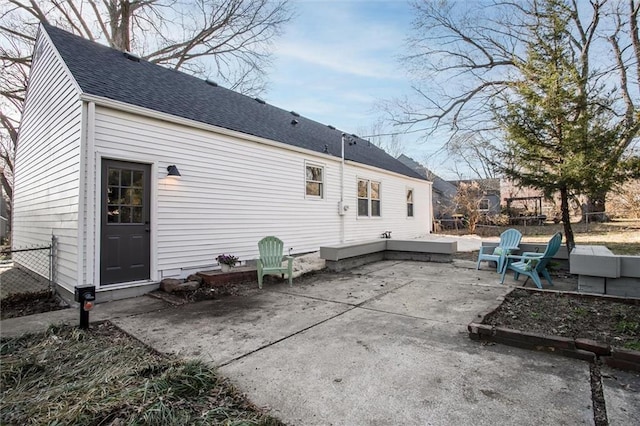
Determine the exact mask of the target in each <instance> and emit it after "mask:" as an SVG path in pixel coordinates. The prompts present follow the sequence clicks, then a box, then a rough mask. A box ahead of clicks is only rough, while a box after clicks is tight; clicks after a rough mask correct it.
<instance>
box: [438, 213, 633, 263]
mask: <svg viewBox="0 0 640 426" xmlns="http://www.w3.org/2000/svg"><path fill="white" fill-rule="evenodd" d="M508 228H516V229H518V230H519V231H520V232H522V241H523V242H540V243H546V242H547V241H548V240H549V238H551V236H552V235H553V234H554V233H556V232H562V233H563V234H564V228H563V227H562V224H551V223H548V224H546V225H544V226H500V227H498V226H492V227H480V226H479V227H478V229H477V231H476V232H477V234H478V235H480V236H482V237H489V236H498V235H500V233H501V232H503V231H504V230H505V229H508ZM571 228H572V230H573V235H574V239H575V241H576V244H588V245H603V246H606V247H608V248H609V250H611V251H612V252H613V253H615V254H620V255H640V220H614V221H611V222H604V223H590V224H584V223H573V224H571ZM450 232H451V233H453V231H450ZM565 242H566V241H564V236H563V243H565Z"/></svg>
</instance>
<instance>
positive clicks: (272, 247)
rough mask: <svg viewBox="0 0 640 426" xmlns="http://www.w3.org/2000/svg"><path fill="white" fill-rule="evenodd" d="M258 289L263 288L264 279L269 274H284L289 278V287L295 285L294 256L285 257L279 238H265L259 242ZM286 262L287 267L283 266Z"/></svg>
mask: <svg viewBox="0 0 640 426" xmlns="http://www.w3.org/2000/svg"><path fill="white" fill-rule="evenodd" d="M258 251H259V252H260V258H259V259H258V287H259V288H262V278H263V277H264V276H265V275H267V274H282V278H284V274H285V273H286V274H287V276H288V277H289V285H290V286H292V285H293V256H283V251H284V244H283V243H282V240H280V239H279V238H277V237H264V238H263V239H261V240H260V241H259V242H258ZM284 260H286V261H287V266H282V262H283V261H284Z"/></svg>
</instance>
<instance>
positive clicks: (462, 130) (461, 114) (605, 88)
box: [387, 0, 640, 208]
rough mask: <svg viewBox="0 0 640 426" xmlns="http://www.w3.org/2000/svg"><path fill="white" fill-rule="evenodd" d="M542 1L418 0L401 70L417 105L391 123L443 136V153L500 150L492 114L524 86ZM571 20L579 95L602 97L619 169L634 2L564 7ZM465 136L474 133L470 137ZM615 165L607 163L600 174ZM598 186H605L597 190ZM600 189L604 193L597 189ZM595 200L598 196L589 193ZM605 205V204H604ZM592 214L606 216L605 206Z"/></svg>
mask: <svg viewBox="0 0 640 426" xmlns="http://www.w3.org/2000/svg"><path fill="white" fill-rule="evenodd" d="M541 3H543V1H542V0H523V1H509V0H507V1H501V0H479V1H476V2H459V3H454V2H452V1H448V0H415V1H414V3H413V7H414V10H415V13H416V18H415V21H414V26H413V33H412V34H413V35H412V38H411V39H410V41H409V46H408V50H409V51H410V52H411V53H410V54H409V55H406V56H405V57H404V63H405V65H406V66H407V68H408V69H409V71H410V72H411V75H412V77H413V87H414V89H415V90H414V97H412V98H407V99H404V100H398V101H396V102H395V109H389V108H388V109H387V110H388V112H389V113H390V114H391V117H392V120H393V121H394V122H395V124H397V125H400V126H404V127H405V128H407V129H410V130H411V131H414V132H415V131H422V132H423V133H424V134H425V135H432V134H435V133H437V132H440V133H442V132H443V131H446V132H448V134H449V142H448V144H447V147H448V149H450V150H451V152H452V153H453V154H459V155H462V156H464V157H467V158H470V157H473V156H474V155H476V154H477V152H475V149H474V148H471V151H468V150H467V149H462V150H461V149H460V145H459V143H458V142H460V137H461V135H462V140H463V141H466V142H469V143H468V144H469V145H476V144H477V141H478V140H480V141H482V143H483V144H484V143H486V145H482V146H483V148H482V149H483V150H487V149H488V150H491V149H497V150H501V148H502V138H501V135H500V132H499V130H498V129H497V126H496V122H495V120H494V118H493V117H492V114H491V112H492V111H496V110H498V111H499V110H500V109H503V108H505V107H506V106H507V104H505V103H503V102H501V101H500V99H507V98H508V96H500V95H505V94H507V93H509V92H511V91H512V90H513V88H514V87H515V86H516V85H517V84H519V83H521V82H522V81H523V80H524V79H523V72H522V68H521V64H524V63H526V52H527V50H526V49H527V44H528V42H530V40H531V38H530V35H531V29H532V27H534V26H535V25H536V24H537V22H538V21H539V19H540V18H541V14H540V11H541V10H542V7H541ZM562 3H563V4H564V6H565V7H566V8H567V9H568V10H569V11H570V15H571V27H570V34H571V45H572V57H571V58H570V59H571V60H572V61H573V62H574V63H575V65H576V67H577V68H578V69H580V78H581V79H582V90H584V91H585V92H588V91H591V90H594V89H598V90H601V91H602V92H603V93H607V94H608V96H607V98H608V100H609V102H608V103H607V104H604V105H601V107H602V108H607V109H609V111H610V116H611V119H610V121H609V122H607V123H600V124H601V125H603V126H605V127H606V128H607V129H609V130H611V131H612V132H614V133H615V134H616V135H617V136H618V149H617V152H618V153H620V156H619V160H620V161H619V162H618V159H616V164H614V165H618V163H622V162H623V161H624V159H625V156H628V155H629V150H628V148H629V147H630V146H631V145H632V144H633V143H634V140H635V139H637V136H638V132H639V131H640V38H639V36H638V12H639V10H640V2H639V1H638V0H590V1H589V2H581V1H578V0H563V2H562ZM468 135H473V137H471V138H469V137H468ZM610 166H612V164H608V165H607V167H610ZM595 183H596V184H597V185H600V184H602V183H603V182H595ZM604 187H606V185H604ZM587 190H589V191H590V192H591V194H588V195H590V196H592V198H594V201H598V200H595V199H596V198H602V194H596V193H595V192H597V191H595V190H594V189H593V188H587ZM602 201H603V200H602ZM599 208H604V202H602V206H600V207H599Z"/></svg>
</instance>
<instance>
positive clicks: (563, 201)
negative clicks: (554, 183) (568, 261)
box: [560, 186, 576, 253]
mask: <svg viewBox="0 0 640 426" xmlns="http://www.w3.org/2000/svg"><path fill="white" fill-rule="evenodd" d="M560 209H561V212H562V224H563V226H564V237H565V241H566V242H567V250H568V251H569V253H571V250H573V248H574V247H575V246H576V243H575V241H574V239H573V230H572V229H571V217H570V216H569V191H568V190H567V187H566V186H563V187H561V188H560Z"/></svg>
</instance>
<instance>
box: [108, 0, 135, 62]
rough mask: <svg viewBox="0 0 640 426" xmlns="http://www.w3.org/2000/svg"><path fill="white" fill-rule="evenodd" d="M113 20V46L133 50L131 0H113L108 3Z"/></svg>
mask: <svg viewBox="0 0 640 426" xmlns="http://www.w3.org/2000/svg"><path fill="white" fill-rule="evenodd" d="M108 10H109V17H110V20H111V37H112V46H111V47H114V48H116V49H120V50H124V51H127V52H130V51H131V31H130V26H131V2H130V0H112V1H111V2H109V4H108Z"/></svg>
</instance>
